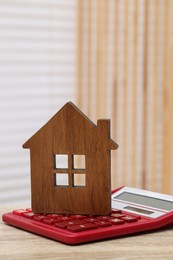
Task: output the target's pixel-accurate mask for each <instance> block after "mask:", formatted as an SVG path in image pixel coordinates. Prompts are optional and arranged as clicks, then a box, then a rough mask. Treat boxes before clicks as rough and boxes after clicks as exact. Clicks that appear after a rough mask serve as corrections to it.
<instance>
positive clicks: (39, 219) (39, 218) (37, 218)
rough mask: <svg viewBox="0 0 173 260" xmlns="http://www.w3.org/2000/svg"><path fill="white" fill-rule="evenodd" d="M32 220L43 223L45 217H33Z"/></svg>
mask: <svg viewBox="0 0 173 260" xmlns="http://www.w3.org/2000/svg"><path fill="white" fill-rule="evenodd" d="M33 219H34V220H36V221H40V222H41V221H43V219H45V216H43V215H35V216H34V217H33Z"/></svg>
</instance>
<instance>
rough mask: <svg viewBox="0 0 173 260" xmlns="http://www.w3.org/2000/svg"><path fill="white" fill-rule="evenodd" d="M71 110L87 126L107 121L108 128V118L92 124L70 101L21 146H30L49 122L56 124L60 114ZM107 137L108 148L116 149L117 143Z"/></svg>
mask: <svg viewBox="0 0 173 260" xmlns="http://www.w3.org/2000/svg"><path fill="white" fill-rule="evenodd" d="M69 111H71V113H72V115H73V116H74V115H75V114H78V116H79V118H80V119H81V121H85V122H86V125H87V126H88V127H89V128H97V127H98V126H99V125H100V123H101V122H103V121H104V122H105V123H106V122H107V126H108V127H109V128H110V119H99V120H98V121H97V125H96V124H94V123H93V122H92V121H91V120H90V119H89V118H88V117H87V116H86V115H85V114H84V113H83V112H82V111H81V110H80V109H79V108H78V107H77V106H75V105H74V104H73V103H72V102H68V103H66V104H65V105H64V106H63V107H62V108H61V109H60V110H59V111H58V112H57V113H56V114H55V115H54V116H53V117H52V118H51V119H50V120H49V121H48V122H47V123H46V124H45V125H44V126H42V127H41V128H40V129H39V130H38V131H37V132H36V133H35V134H34V135H33V136H32V137H31V138H29V139H28V140H27V141H26V142H25V143H24V144H23V148H30V146H32V142H34V140H35V139H36V138H37V137H38V136H39V133H40V132H41V131H42V130H43V129H45V128H46V127H48V126H49V125H50V124H53V125H54V124H58V122H59V119H60V117H61V114H63V115H67V116H68V114H69ZM67 123H68V122H67ZM108 139H109V145H108V149H109V150H116V149H117V148H118V144H117V143H116V142H114V141H113V140H112V139H111V138H110V137H109V138H108Z"/></svg>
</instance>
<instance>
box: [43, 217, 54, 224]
mask: <svg viewBox="0 0 173 260" xmlns="http://www.w3.org/2000/svg"><path fill="white" fill-rule="evenodd" d="M43 222H44V223H46V224H48V225H53V224H55V222H56V219H55V218H45V219H43Z"/></svg>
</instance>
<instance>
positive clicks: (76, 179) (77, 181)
mask: <svg viewBox="0 0 173 260" xmlns="http://www.w3.org/2000/svg"><path fill="white" fill-rule="evenodd" d="M85 186H86V176H85V174H81V173H80V174H77V173H75V174H73V187H85Z"/></svg>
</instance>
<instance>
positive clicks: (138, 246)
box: [0, 207, 173, 260]
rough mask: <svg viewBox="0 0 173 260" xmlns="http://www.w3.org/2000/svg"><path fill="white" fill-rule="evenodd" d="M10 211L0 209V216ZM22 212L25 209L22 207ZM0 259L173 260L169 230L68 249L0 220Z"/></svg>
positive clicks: (172, 232)
mask: <svg viewBox="0 0 173 260" xmlns="http://www.w3.org/2000/svg"><path fill="white" fill-rule="evenodd" d="M14 208H21V207H13V208H12V207H11V208H10V207H6V208H5V207H4V208H3V207H1V208H0V219H1V215H2V213H5V212H9V211H11V210H12V209H14ZM24 208H25V207H24ZM0 259H2V260H5V259H13V260H15V259H22V260H24V259H29V260H35V259H56V260H57V259H62V260H65V259H68V260H71V259H75V260H85V259H93V260H97V259H99V260H100V259H104V260H106V259H108V260H111V259H122V260H124V259H131V260H135V259H136V260H143V259H148V260H154V259H157V260H165V259H170V260H172V259H173V228H172V229H170V228H169V229H166V230H162V231H159V232H153V233H148V234H142V235H134V236H128V237H124V238H118V239H111V240H107V241H102V242H95V243H90V244H83V245H78V246H68V245H64V244H62V243H59V242H56V241H53V240H50V239H46V238H43V237H40V236H38V235H34V234H31V233H29V232H25V231H22V230H19V229H17V228H13V227H11V226H8V225H6V224H4V223H2V220H0Z"/></svg>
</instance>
